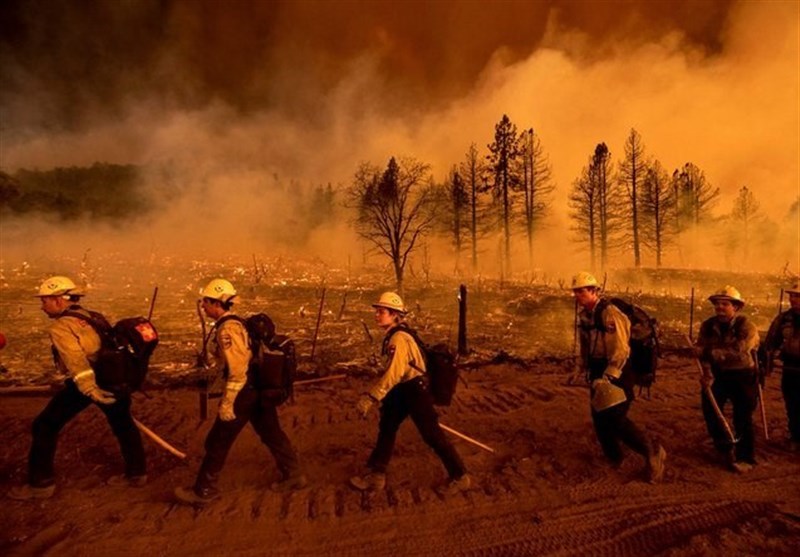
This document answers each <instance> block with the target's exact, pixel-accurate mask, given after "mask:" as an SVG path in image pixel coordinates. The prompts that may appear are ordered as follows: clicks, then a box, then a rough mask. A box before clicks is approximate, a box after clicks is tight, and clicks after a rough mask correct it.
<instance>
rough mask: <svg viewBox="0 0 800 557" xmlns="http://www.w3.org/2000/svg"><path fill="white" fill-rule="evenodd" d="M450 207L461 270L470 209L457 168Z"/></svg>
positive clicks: (452, 229) (451, 191)
mask: <svg viewBox="0 0 800 557" xmlns="http://www.w3.org/2000/svg"><path fill="white" fill-rule="evenodd" d="M449 189H450V207H451V214H452V222H451V226H452V228H451V231H452V233H453V244H454V247H455V252H456V269H459V268H460V262H461V244H462V243H463V234H464V233H463V230H464V228H465V224H466V223H465V222H464V220H465V217H466V213H467V210H468V209H469V206H470V203H469V194H468V193H467V189H466V185H465V184H464V180H462V179H461V175H460V174H459V173H458V170H457V169H456V168H453V171H452V173H451V174H450V187H449Z"/></svg>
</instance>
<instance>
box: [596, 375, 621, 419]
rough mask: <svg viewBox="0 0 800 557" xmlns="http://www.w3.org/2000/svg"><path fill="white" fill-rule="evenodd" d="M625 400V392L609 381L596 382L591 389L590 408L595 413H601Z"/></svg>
mask: <svg viewBox="0 0 800 557" xmlns="http://www.w3.org/2000/svg"><path fill="white" fill-rule="evenodd" d="M626 400H627V397H626V396H625V391H623V390H622V389H620V388H619V387H617V386H616V385H614V384H612V383H611V382H610V381H597V382H596V386H595V387H594V388H593V389H592V408H594V411H595V412H602V411H603V410H606V409H608V408H611V407H613V406H616V405H618V404H622V403H623V402H625V401H626Z"/></svg>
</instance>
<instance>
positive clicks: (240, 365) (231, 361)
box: [217, 319, 250, 390]
mask: <svg viewBox="0 0 800 557" xmlns="http://www.w3.org/2000/svg"><path fill="white" fill-rule="evenodd" d="M217 343H218V345H219V349H220V352H222V358H223V361H224V362H225V365H226V366H227V368H228V379H227V382H226V385H225V388H226V389H235V390H239V389H241V388H242V387H244V384H245V383H246V382H247V368H248V366H249V365H250V346H249V337H248V336H247V329H246V328H245V326H244V325H243V324H242V323H240V322H239V321H237V320H235V319H231V320H228V321H225V322H224V323H223V324H222V326H221V327H220V328H219V330H218V331H217Z"/></svg>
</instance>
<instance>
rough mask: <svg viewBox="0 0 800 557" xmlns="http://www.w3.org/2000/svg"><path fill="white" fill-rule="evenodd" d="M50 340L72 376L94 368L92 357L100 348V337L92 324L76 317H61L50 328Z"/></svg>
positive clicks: (61, 362) (63, 365) (61, 361)
mask: <svg viewBox="0 0 800 557" xmlns="http://www.w3.org/2000/svg"><path fill="white" fill-rule="evenodd" d="M50 340H51V342H52V343H53V346H54V347H55V349H56V351H57V352H58V357H59V360H60V364H61V367H62V370H63V371H64V372H66V373H67V374H68V375H69V376H70V377H75V376H76V375H78V374H79V373H83V372H85V371H91V370H92V364H91V362H90V357H91V356H94V354H96V353H97V351H98V350H100V337H99V336H98V334H97V333H96V332H95V330H94V329H92V327H91V325H89V324H88V323H86V322H85V321H82V320H80V319H78V318H75V317H59V318H58V319H56V321H55V323H53V326H52V327H51V328H50Z"/></svg>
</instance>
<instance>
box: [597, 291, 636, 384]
mask: <svg viewBox="0 0 800 557" xmlns="http://www.w3.org/2000/svg"><path fill="white" fill-rule="evenodd" d="M603 324H604V325H605V329H606V332H605V333H604V341H605V346H606V358H607V359H608V366H607V367H606V370H605V374H606V375H609V376H611V377H615V378H619V377H620V376H621V375H622V368H623V366H624V365H625V362H627V361H628V357H629V356H630V352H631V349H630V346H629V345H628V341H629V340H630V337H631V322H630V320H629V319H628V318H627V317H626V316H625V314H623V313H622V312H621V311H620V310H619V309H617V307H616V306H615V305H613V304H609V305H608V307H607V308H606V310H605V311H604V312H603Z"/></svg>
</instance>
